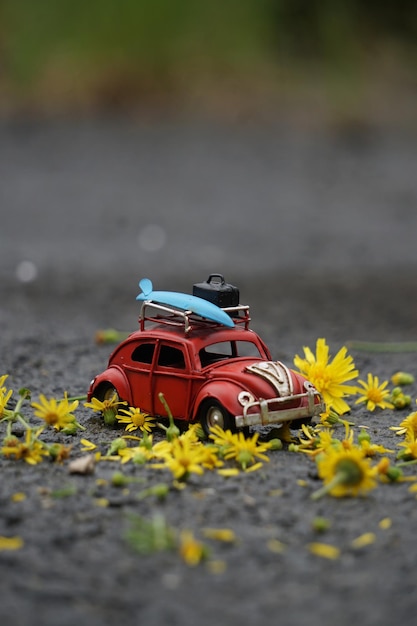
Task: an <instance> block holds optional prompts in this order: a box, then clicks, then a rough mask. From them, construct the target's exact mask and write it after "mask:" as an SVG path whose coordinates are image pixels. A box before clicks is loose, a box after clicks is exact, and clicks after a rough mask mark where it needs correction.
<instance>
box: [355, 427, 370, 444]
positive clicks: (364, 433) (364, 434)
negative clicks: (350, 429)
mask: <svg viewBox="0 0 417 626" xmlns="http://www.w3.org/2000/svg"><path fill="white" fill-rule="evenodd" d="M363 441H369V442H370V441H371V436H370V434H369V433H368V432H367V431H366V430H365V429H364V428H362V430H361V431H360V432H359V434H358V442H359V443H362V442H363Z"/></svg>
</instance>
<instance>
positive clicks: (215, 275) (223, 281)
mask: <svg viewBox="0 0 417 626" xmlns="http://www.w3.org/2000/svg"><path fill="white" fill-rule="evenodd" d="M212 278H219V279H220V280H217V281H215V282H218V283H221V284H222V285H224V284H225V280H224V276H223V274H210V276H209V277H208V278H207V282H208V283H211V282H212Z"/></svg>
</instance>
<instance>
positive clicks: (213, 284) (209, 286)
mask: <svg viewBox="0 0 417 626" xmlns="http://www.w3.org/2000/svg"><path fill="white" fill-rule="evenodd" d="M193 296H198V297H199V298H204V300H208V301H209V302H213V304H217V306H219V307H220V308H222V309H224V308H226V307H233V306H238V305H239V289H238V288H237V287H235V286H234V285H229V283H226V282H225V280H224V277H223V275H222V274H210V276H209V277H208V279H207V280H206V281H205V282H204V283H197V284H195V285H193Z"/></svg>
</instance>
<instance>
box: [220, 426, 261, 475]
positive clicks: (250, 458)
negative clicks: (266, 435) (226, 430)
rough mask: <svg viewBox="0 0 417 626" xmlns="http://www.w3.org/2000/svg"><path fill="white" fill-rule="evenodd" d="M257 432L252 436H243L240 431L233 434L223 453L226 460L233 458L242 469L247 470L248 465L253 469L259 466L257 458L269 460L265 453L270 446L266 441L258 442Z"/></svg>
mask: <svg viewBox="0 0 417 626" xmlns="http://www.w3.org/2000/svg"><path fill="white" fill-rule="evenodd" d="M258 439H259V433H255V434H254V435H253V436H252V437H247V438H246V437H245V435H244V434H243V433H242V432H239V433H236V434H234V435H233V438H230V444H229V446H228V448H227V450H226V451H225V453H224V458H225V459H226V460H230V459H234V460H235V461H236V462H237V463H238V465H240V466H241V468H242V469H243V470H249V469H250V466H252V469H254V467H253V466H254V465H256V469H258V468H259V467H260V465H258V463H257V462H256V461H257V459H260V460H261V461H269V458H268V456H267V455H266V454H265V453H266V452H267V451H268V450H269V448H270V446H269V444H268V443H259V442H258Z"/></svg>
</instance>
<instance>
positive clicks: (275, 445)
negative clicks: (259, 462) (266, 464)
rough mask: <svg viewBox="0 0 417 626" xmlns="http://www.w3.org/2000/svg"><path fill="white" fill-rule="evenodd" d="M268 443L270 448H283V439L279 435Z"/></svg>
mask: <svg viewBox="0 0 417 626" xmlns="http://www.w3.org/2000/svg"><path fill="white" fill-rule="evenodd" d="M268 443H269V449H270V450H282V441H281V439H278V437H276V438H275V439H271V440H270V441H269V442H268Z"/></svg>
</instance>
